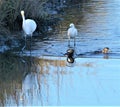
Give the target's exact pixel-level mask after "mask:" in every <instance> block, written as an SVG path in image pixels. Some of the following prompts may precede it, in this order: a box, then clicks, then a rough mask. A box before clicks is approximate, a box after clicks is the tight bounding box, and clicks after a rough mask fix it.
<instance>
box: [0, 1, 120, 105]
mask: <svg viewBox="0 0 120 107" xmlns="http://www.w3.org/2000/svg"><path fill="white" fill-rule="evenodd" d="M59 17H60V18H61V21H60V23H59V24H58V26H57V27H56V28H55V31H52V34H51V33H50V35H44V36H42V35H40V36H41V37H33V40H32V47H31V52H30V51H29V50H28V49H27V48H26V49H25V51H24V54H22V55H20V57H18V56H16V55H11V54H9V55H0V105H4V106H53V105H54V106H70V105H71V106H84V105H85V106H89V105H90V106H93V105H95V106H102V105H104V106H115V105H120V101H119V99H120V66H119V63H120V60H119V58H120V0H89V1H87V0H83V3H81V4H77V5H71V6H69V7H67V8H65V10H64V13H63V14H61V15H60V16H59ZM70 23H75V26H76V28H77V29H78V36H77V37H76V46H75V47H73V41H72V42H71V47H72V48H74V49H75V52H76V56H75V62H74V63H72V64H71V63H68V62H67V61H66V56H64V54H65V53H66V50H67V49H68V48H69V47H68V40H67V36H66V33H67V28H68V26H69V24H70ZM104 47H109V48H110V50H111V51H110V53H108V54H102V53H99V54H94V51H96V50H102V49H103V48H104Z"/></svg>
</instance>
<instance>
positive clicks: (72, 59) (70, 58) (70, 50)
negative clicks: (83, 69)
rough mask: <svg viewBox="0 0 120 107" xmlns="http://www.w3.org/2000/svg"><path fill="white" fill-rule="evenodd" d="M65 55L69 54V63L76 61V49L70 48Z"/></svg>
mask: <svg viewBox="0 0 120 107" xmlns="http://www.w3.org/2000/svg"><path fill="white" fill-rule="evenodd" d="M65 55H66V56H67V62H68V63H74V61H75V59H74V49H68V50H67V53H65Z"/></svg>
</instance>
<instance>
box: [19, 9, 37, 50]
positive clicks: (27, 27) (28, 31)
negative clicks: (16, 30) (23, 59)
mask: <svg viewBox="0 0 120 107" xmlns="http://www.w3.org/2000/svg"><path fill="white" fill-rule="evenodd" d="M21 16H22V19H23V22H22V28H23V31H24V33H25V42H26V36H31V37H32V34H33V32H34V31H35V30H36V28H37V24H36V22H35V21H34V20H32V19H25V15H24V11H23V10H22V11H21ZM25 47H26V43H25V46H24V48H25Z"/></svg>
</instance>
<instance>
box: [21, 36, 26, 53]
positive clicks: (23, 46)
mask: <svg viewBox="0 0 120 107" xmlns="http://www.w3.org/2000/svg"><path fill="white" fill-rule="evenodd" d="M25 47H26V35H25V45H24V46H23V48H22V51H23V50H24V49H25Z"/></svg>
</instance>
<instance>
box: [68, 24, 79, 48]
mask: <svg viewBox="0 0 120 107" xmlns="http://www.w3.org/2000/svg"><path fill="white" fill-rule="evenodd" d="M69 27H70V28H69V29H68V31H67V35H68V46H70V39H71V37H72V38H74V46H75V45H76V43H75V39H76V38H75V37H76V36H77V34H78V31H77V29H76V28H75V25H74V24H73V23H71V24H70V26H69Z"/></svg>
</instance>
